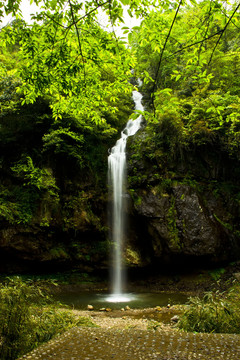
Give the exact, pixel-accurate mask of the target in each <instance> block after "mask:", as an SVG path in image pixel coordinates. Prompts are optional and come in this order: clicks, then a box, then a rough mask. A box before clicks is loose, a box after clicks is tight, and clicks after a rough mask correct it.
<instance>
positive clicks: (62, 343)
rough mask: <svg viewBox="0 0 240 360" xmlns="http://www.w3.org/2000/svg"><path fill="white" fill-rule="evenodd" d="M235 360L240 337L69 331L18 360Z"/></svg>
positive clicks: (82, 329) (158, 331) (149, 332)
mask: <svg viewBox="0 0 240 360" xmlns="http://www.w3.org/2000/svg"><path fill="white" fill-rule="evenodd" d="M26 359H34V360H37V359H39V360H40V359H42V360H43V359H44V360H50V359H55V360H110V359H115V360H150V359H151V360H239V359H240V336H239V335H231V334H229V335H225V334H193V333H184V332H181V333H180V332H178V331H176V330H173V331H172V332H171V333H169V332H165V331H164V330H161V329H160V330H156V331H154V330H151V331H150V330H139V329H105V328H85V327H82V328H73V329H71V330H69V331H68V332H66V333H64V334H62V335H60V336H58V337H56V338H55V339H54V340H52V341H50V342H49V343H47V344H44V345H42V346H40V347H39V348H37V349H36V350H34V351H32V352H31V353H30V354H28V355H25V356H23V357H22V358H21V360H26Z"/></svg>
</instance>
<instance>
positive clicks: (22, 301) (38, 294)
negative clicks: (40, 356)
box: [0, 277, 94, 360]
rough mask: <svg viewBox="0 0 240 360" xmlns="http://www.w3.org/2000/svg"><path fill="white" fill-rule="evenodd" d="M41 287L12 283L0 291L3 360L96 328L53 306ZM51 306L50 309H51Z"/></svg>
mask: <svg viewBox="0 0 240 360" xmlns="http://www.w3.org/2000/svg"><path fill="white" fill-rule="evenodd" d="M49 300H50V299H49V297H48V295H47V293H46V292H45V291H44V290H43V288H42V286H40V285H39V284H34V283H31V282H30V281H29V282H24V281H22V280H21V279H20V278H18V277H17V278H12V279H8V281H7V283H5V284H2V286H1V289H0V336H1V348H0V357H1V359H2V360H14V359H17V358H18V357H19V356H21V355H23V354H26V353H27V352H29V351H31V350H32V349H33V348H35V347H37V346H38V345H39V344H41V343H43V342H45V341H48V340H50V339H51V338H52V337H53V336H55V335H57V334H59V333H62V332H63V331H65V330H67V329H69V328H71V327H74V326H94V324H93V323H92V322H91V321H90V320H88V319H86V318H82V317H75V316H74V315H72V313H71V312H70V311H68V310H59V309H58V308H56V307H54V306H53V305H49ZM47 304H48V305H47Z"/></svg>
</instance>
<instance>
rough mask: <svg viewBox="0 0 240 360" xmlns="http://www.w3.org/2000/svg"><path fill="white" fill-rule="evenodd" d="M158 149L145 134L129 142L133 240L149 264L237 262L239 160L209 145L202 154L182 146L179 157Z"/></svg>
mask: <svg viewBox="0 0 240 360" xmlns="http://www.w3.org/2000/svg"><path fill="white" fill-rule="evenodd" d="M143 133H144V131H143ZM153 138H154V135H153ZM154 146H155V145H153V144H152V143H151V142H149V141H148V140H147V141H146V134H145V135H144V134H139V135H137V136H136V137H135V138H134V139H131V142H130V143H129V151H128V154H129V168H128V174H129V186H130V191H129V193H130V195H131V198H132V208H131V211H130V213H131V219H132V222H131V226H135V227H134V230H132V233H134V237H133V239H130V242H131V241H132V242H133V243H134V246H136V247H137V246H138V244H141V245H140V246H141V248H142V249H144V250H143V252H142V255H143V256H145V257H146V256H148V257H149V265H150V264H155V265H156V266H158V265H159V266H161V265H163V264H164V263H168V264H169V265H170V266H171V265H172V266H174V264H175V263H176V264H178V263H181V264H183V265H187V264H188V262H189V264H190V263H191V264H197V263H198V262H199V263H200V265H201V263H217V262H222V261H229V260H232V259H236V258H239V255H240V231H239V230H240V226H239V223H240V221H239V220H240V201H239V200H240V187H239V184H238V181H237V178H236V173H237V171H238V169H239V168H240V164H239V161H237V160H236V159H233V158H231V156H230V155H229V154H227V153H226V152H223V153H221V151H220V149H219V148H216V149H215V150H214V152H213V151H212V146H210V148H208V144H206V145H205V147H204V148H202V152H201V153H200V149H197V148H196V149H195V151H194V152H192V151H189V149H188V151H187V149H184V148H182V149H181V151H182V153H181V154H180V152H179V149H177V148H176V151H175V153H172V154H169V152H167V151H166V150H164V149H163V148H162V147H161V144H160V146H159V147H158V148H156V147H154ZM147 147H148V148H147ZM147 150H148V151H147ZM136 151H137V153H136ZM217 151H219V153H218V156H217ZM197 164H199V166H197ZM233 164H234V168H233ZM231 166H232V169H233V170H232V171H230V168H231ZM146 178H147V180H146ZM136 239H138V240H137V241H136Z"/></svg>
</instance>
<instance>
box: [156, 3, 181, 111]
mask: <svg viewBox="0 0 240 360" xmlns="http://www.w3.org/2000/svg"><path fill="white" fill-rule="evenodd" d="M181 5H182V0H180V1H179V4H178V7H177V10H176V12H175V15H174V18H173V21H172V24H171V26H170V29H169V31H168V34H167V37H166V39H165V42H164V45H163V48H162V51H161V54H160V59H159V63H158V67H157V72H156V78H155V81H154V85H153V92H152V93H153V100H152V104H153V111H154V114H155V106H154V92H155V90H156V86H157V79H158V74H159V70H160V67H161V63H162V57H163V53H164V50H165V48H166V45H167V42H168V39H169V36H170V34H171V31H172V28H173V25H174V23H175V21H176V18H177V14H178V12H179V9H180V6H181Z"/></svg>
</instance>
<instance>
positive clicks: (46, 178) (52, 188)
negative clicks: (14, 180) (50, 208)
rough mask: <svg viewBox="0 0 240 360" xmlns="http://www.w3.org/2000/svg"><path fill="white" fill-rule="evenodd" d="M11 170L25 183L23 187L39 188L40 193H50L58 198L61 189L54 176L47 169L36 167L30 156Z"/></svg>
mask: <svg viewBox="0 0 240 360" xmlns="http://www.w3.org/2000/svg"><path fill="white" fill-rule="evenodd" d="M11 170H12V171H13V172H14V173H15V174H16V176H17V177H19V178H20V179H23V180H24V181H25V182H24V183H23V186H29V187H33V188H37V189H38V190H39V191H48V192H49V194H50V195H51V196H53V197H57V191H58V190H59V189H58V187H57V186H56V184H55V179H54V178H53V177H52V174H51V173H50V171H49V170H47V169H40V168H38V167H35V166H34V164H33V161H32V159H31V157H30V156H27V157H26V158H24V159H22V160H21V161H19V162H18V163H17V164H15V165H14V166H12V167H11Z"/></svg>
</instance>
